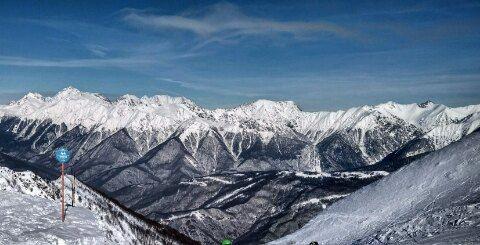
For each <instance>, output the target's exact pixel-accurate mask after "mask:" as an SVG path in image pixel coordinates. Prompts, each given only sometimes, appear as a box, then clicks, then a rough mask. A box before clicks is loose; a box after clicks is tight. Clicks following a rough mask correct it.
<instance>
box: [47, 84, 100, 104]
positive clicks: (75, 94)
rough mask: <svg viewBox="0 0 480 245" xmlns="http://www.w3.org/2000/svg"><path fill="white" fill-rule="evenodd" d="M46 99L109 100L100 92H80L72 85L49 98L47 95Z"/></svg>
mask: <svg viewBox="0 0 480 245" xmlns="http://www.w3.org/2000/svg"><path fill="white" fill-rule="evenodd" d="M46 100H49V101H54V102H55V101H56V102H58V101H69V100H89V101H92V102H93V101H95V102H102V103H104V102H109V100H108V99H107V98H106V97H104V96H103V95H101V94H98V93H88V92H82V91H80V90H78V89H76V88H74V87H71V86H69V87H66V88H64V89H63V90H61V91H60V92H58V93H57V94H56V95H55V96H53V97H51V98H49V97H47V98H46Z"/></svg>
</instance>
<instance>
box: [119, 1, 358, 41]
mask: <svg viewBox="0 0 480 245" xmlns="http://www.w3.org/2000/svg"><path fill="white" fill-rule="evenodd" d="M123 20H124V21H126V22H127V23H129V24H130V25H133V26H137V27H142V28H145V27H147V28H153V29H157V30H165V29H176V30H183V31H188V32H191V33H195V34H197V35H199V36H201V37H204V38H212V37H218V36H221V37H225V36H229V37H238V36H246V35H269V34H276V33H287V34H292V35H294V36H305V35H310V34H318V33H327V34H333V35H336V36H340V37H347V36H350V35H352V34H353V33H352V32H350V31H349V30H347V29H345V28H343V27H341V26H339V25H336V24H333V23H329V22H324V21H312V22H306V21H276V20H271V19H266V18H259V17H254V16H249V15H246V14H244V13H243V12H242V11H241V10H240V9H239V8H238V7H237V6H236V5H233V4H229V3H221V4H215V5H213V6H210V7H209V8H207V10H206V11H203V12H202V13H200V14H198V13H196V14H191V13H187V14H179V15H155V14H149V13H146V12H145V11H135V10H132V9H129V10H128V11H126V14H125V15H124V16H123Z"/></svg>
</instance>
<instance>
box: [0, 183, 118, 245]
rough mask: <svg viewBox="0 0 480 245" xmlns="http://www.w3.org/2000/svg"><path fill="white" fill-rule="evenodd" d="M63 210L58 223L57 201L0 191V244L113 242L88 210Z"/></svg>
mask: <svg viewBox="0 0 480 245" xmlns="http://www.w3.org/2000/svg"><path fill="white" fill-rule="evenodd" d="M67 212H68V218H67V219H66V220H65V223H62V221H61V220H60V203H59V202H55V201H52V200H48V199H45V198H39V197H34V196H30V195H26V194H21V193H16V192H7V191H0V213H1V215H0V224H1V226H0V244H19V243H23V244H57V243H59V244H62V243H67V244H114V243H111V242H109V241H108V240H107V238H106V236H105V232H104V231H103V230H102V229H100V226H99V224H98V221H97V219H96V217H95V215H94V214H93V213H92V212H91V211H90V210H88V209H85V208H81V207H68V211H67Z"/></svg>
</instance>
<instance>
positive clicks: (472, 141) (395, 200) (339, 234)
mask: <svg viewBox="0 0 480 245" xmlns="http://www.w3.org/2000/svg"><path fill="white" fill-rule="evenodd" d="M479 176H480V133H474V134H472V135H470V136H468V137H466V138H464V139H462V140H460V141H458V142H455V143H453V144H451V145H449V146H447V147H445V148H443V149H441V150H439V151H436V152H434V153H431V154H429V155H427V156H426V157H424V158H422V159H420V160H418V161H415V162H413V163H411V164H410V165H407V166H406V167H404V168H402V169H400V170H398V171H397V172H394V173H393V174H391V175H389V176H387V177H385V178H383V179H381V180H379V181H377V182H375V183H373V184H371V185H368V186H366V187H364V188H362V189H360V190H358V191H357V192H355V193H353V194H351V195H349V196H348V197H345V198H344V199H342V200H340V201H338V202H336V203H334V204H333V205H331V206H330V207H328V208H327V209H326V210H325V211H324V212H322V213H320V214H319V215H318V216H316V217H315V218H314V219H312V220H311V221H310V222H309V223H308V224H307V225H305V226H304V227H303V228H301V229H300V230H298V231H296V232H294V233H293V234H291V235H288V236H286V237H284V238H282V239H280V240H277V241H274V242H272V243H271V244H309V243H310V242H312V241H317V242H319V243H320V244H352V243H354V242H355V241H357V242H359V243H360V244H362V243H367V242H365V240H362V239H366V238H372V240H371V241H370V242H371V243H374V244H375V242H376V243H382V242H388V241H389V240H388V239H393V238H391V237H389V234H392V233H397V234H398V233H402V232H404V233H405V231H406V232H408V231H409V230H406V228H405V227H414V228H412V229H410V230H411V232H410V233H408V235H409V236H407V237H408V239H413V240H409V241H410V242H408V240H407V242H406V243H413V242H415V241H420V240H422V241H424V242H425V243H435V242H436V241H440V242H446V241H447V242H448V241H449V242H454V241H463V242H465V241H469V243H473V244H475V243H477V244H478V243H480V236H479V235H478V234H480V227H479V226H478V222H480V218H477V219H476V220H473V219H470V220H465V222H462V219H454V218H453V217H456V216H458V215H459V214H463V213H468V212H470V214H471V215H470V216H471V217H478V208H477V209H474V208H473V207H472V203H475V202H476V203H480V178H479ZM461 208H463V209H461ZM455 209H461V211H458V210H457V211H455ZM468 210H471V211H468ZM475 210H477V211H475ZM432 213H433V214H432ZM435 214H436V215H437V216H438V215H440V217H441V218H443V219H444V220H446V221H445V222H443V223H440V224H435V220H438V219H439V218H438V217H437V218H435ZM423 216H425V217H426V218H425V217H424V218H423V219H419V218H418V217H423ZM419 220H420V221H421V220H423V221H422V222H420V221H419ZM405 222H406V224H407V225H402V224H405ZM452 224H453V225H452ZM386 227H387V228H388V227H390V229H391V230H390V231H383V232H381V230H382V229H386ZM429 227H436V229H433V230H432V229H430V230H429ZM392 230H393V232H392ZM426 231H428V232H426ZM384 234H386V235H384ZM412 234H413V235H412ZM422 234H423V235H424V236H422ZM415 235H418V236H419V237H418V238H415V237H413V238H412V236H415ZM400 241H401V240H397V242H400ZM472 241H473V242H472ZM454 243H455V242H454ZM460 243H462V242H460Z"/></svg>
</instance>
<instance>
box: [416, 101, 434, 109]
mask: <svg viewBox="0 0 480 245" xmlns="http://www.w3.org/2000/svg"><path fill="white" fill-rule="evenodd" d="M433 105H435V103H433V101H431V100H427V101H425V102H423V103H419V104H418V107H421V108H427V107H431V106H433Z"/></svg>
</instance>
